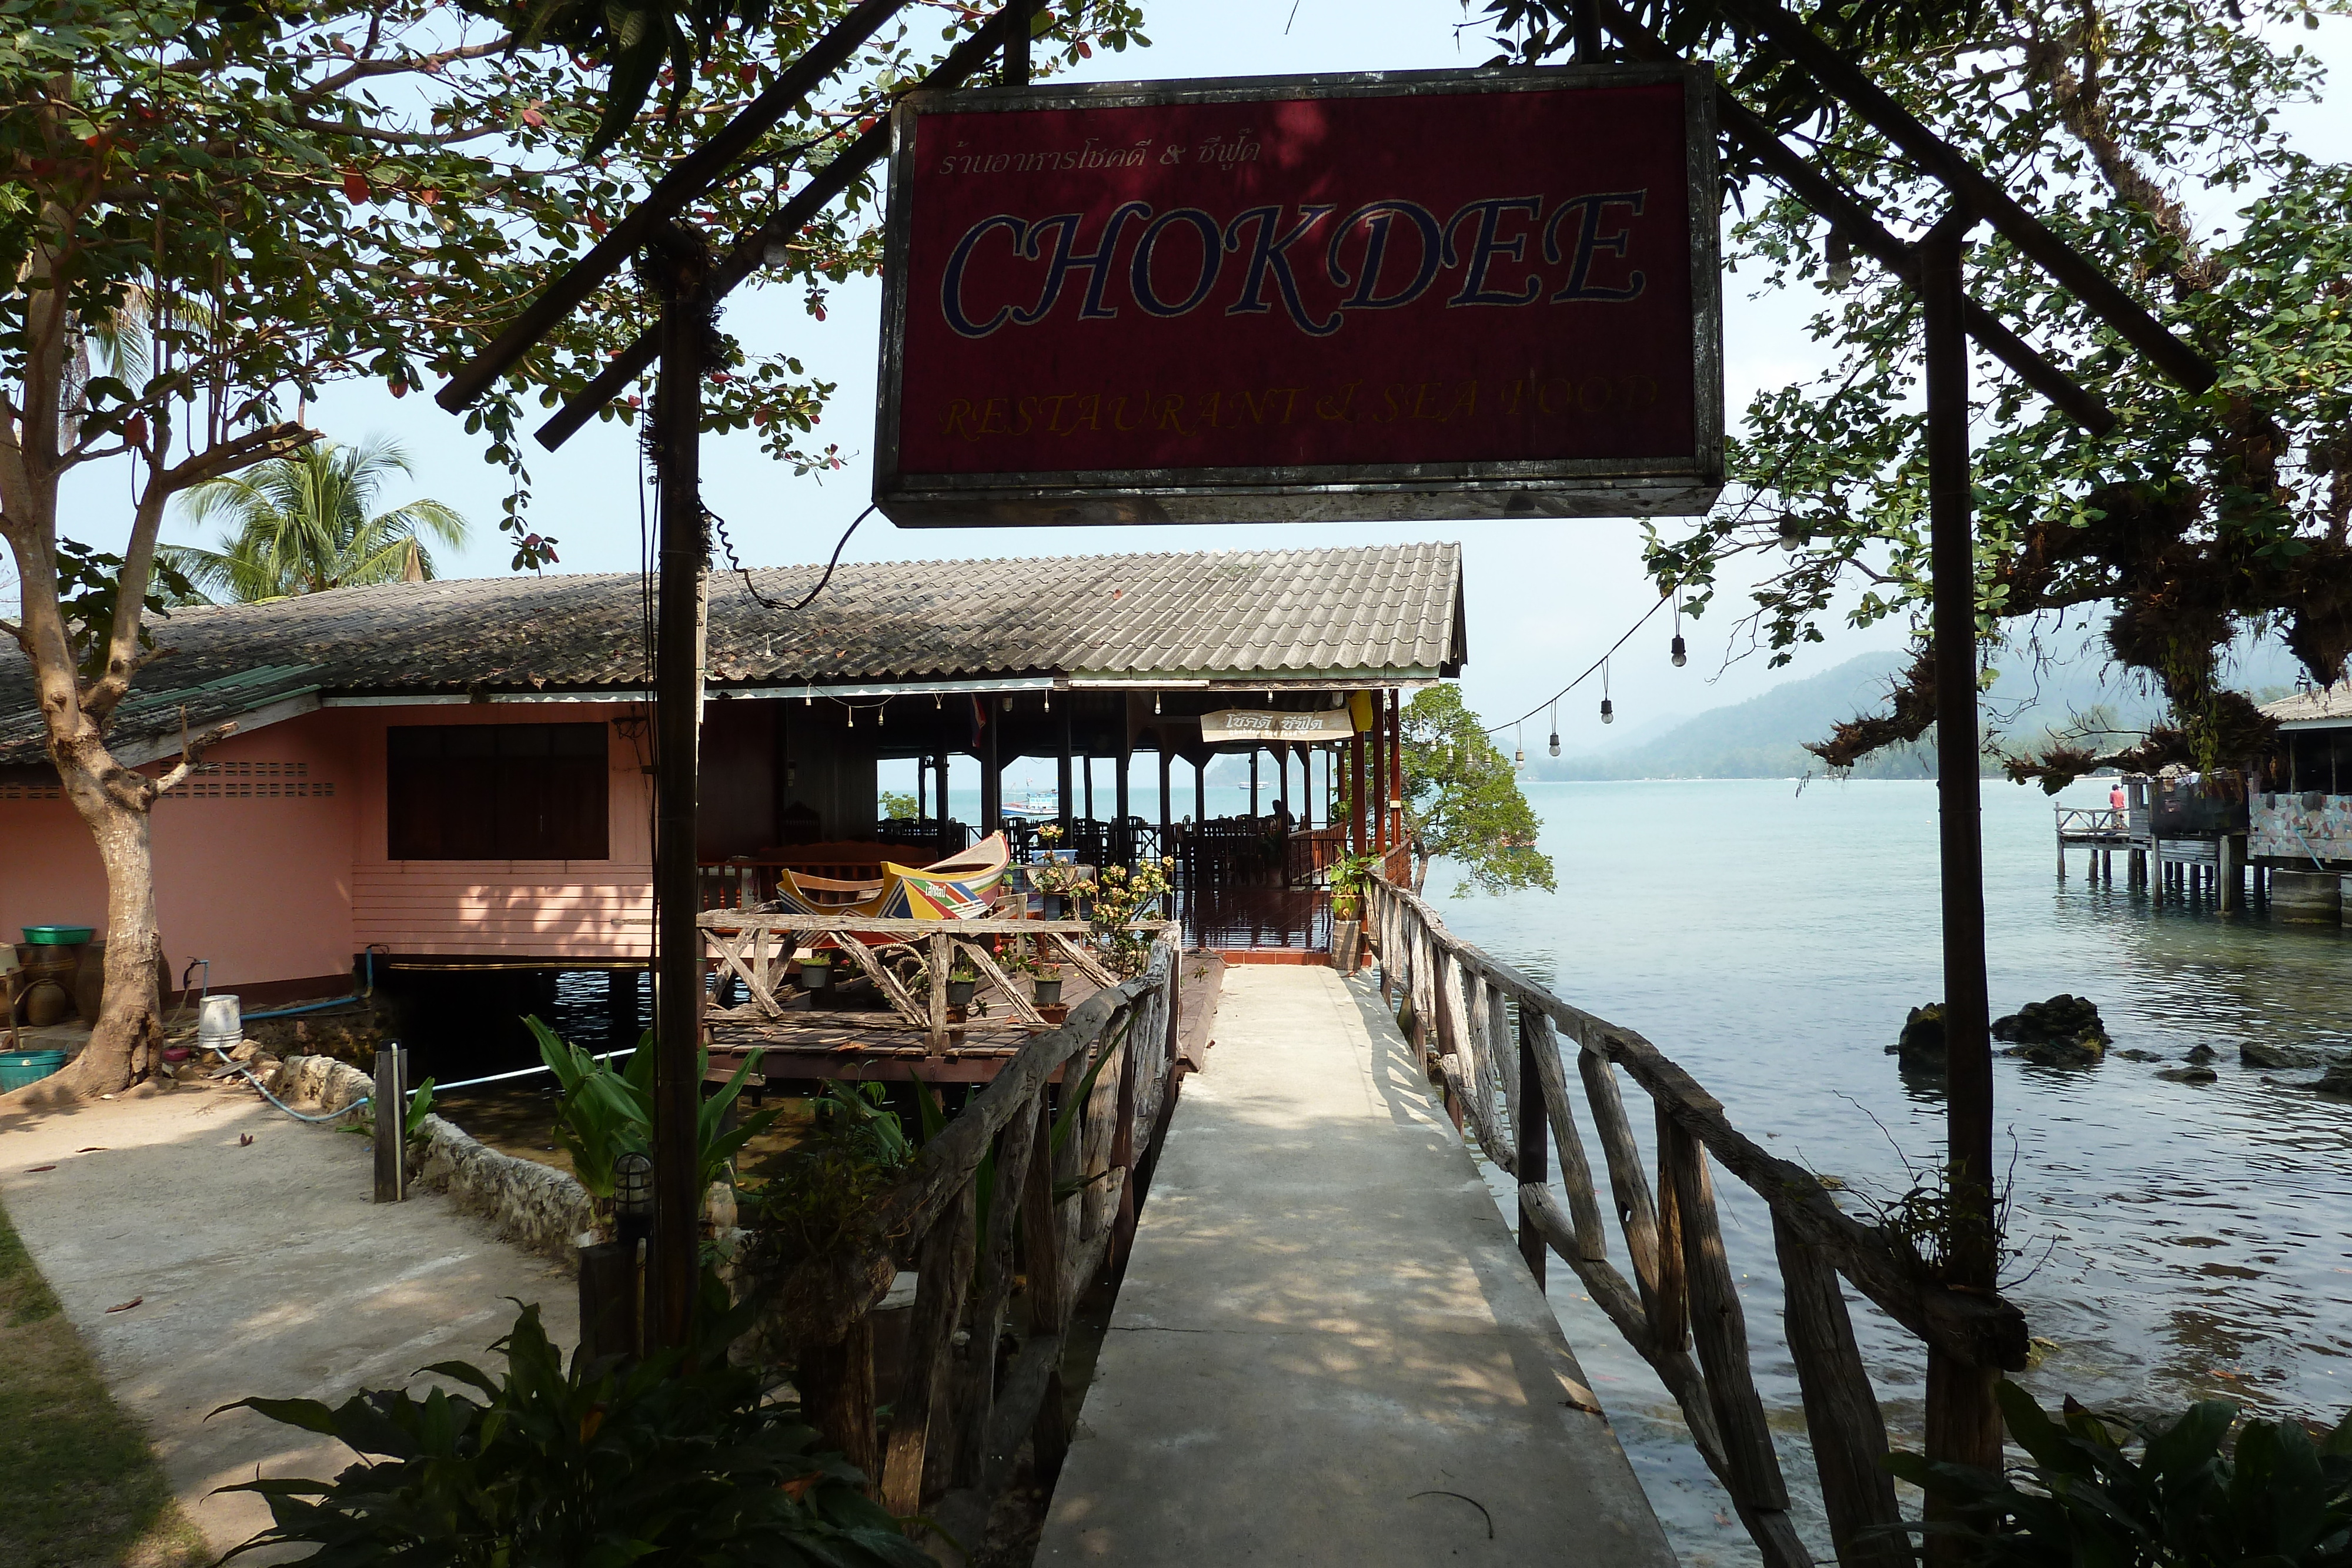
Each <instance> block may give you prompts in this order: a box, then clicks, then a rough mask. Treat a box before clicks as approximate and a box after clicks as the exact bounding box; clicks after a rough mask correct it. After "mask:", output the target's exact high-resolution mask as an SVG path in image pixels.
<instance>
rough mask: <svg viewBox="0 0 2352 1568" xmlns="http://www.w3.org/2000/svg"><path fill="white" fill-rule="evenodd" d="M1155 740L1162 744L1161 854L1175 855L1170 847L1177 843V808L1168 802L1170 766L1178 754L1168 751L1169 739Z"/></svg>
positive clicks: (1162, 737)
mask: <svg viewBox="0 0 2352 1568" xmlns="http://www.w3.org/2000/svg"><path fill="white" fill-rule="evenodd" d="M1155 738H1157V739H1158V740H1159V742H1160V853H1161V854H1163V855H1166V854H1173V853H1174V850H1173V849H1171V847H1170V846H1171V845H1172V844H1174V843H1175V841H1176V818H1175V808H1174V807H1173V806H1172V805H1171V804H1170V803H1169V800H1168V765H1169V764H1170V763H1171V762H1173V761H1174V760H1175V759H1176V754H1175V753H1174V752H1172V751H1171V750H1169V749H1168V738H1167V737H1165V736H1160V737H1155Z"/></svg>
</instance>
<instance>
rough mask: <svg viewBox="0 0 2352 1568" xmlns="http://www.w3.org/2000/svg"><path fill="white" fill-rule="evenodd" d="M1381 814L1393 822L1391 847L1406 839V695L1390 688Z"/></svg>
mask: <svg viewBox="0 0 2352 1568" xmlns="http://www.w3.org/2000/svg"><path fill="white" fill-rule="evenodd" d="M1381 816H1382V817H1383V818H1385V819H1386V820H1387V821H1388V824H1389V830H1388V831H1389V845H1390V847H1391V848H1394V847H1395V846H1397V845H1399V844H1402V843H1403V842H1404V694H1403V693H1402V692H1400V691H1399V690H1397V688H1396V687H1394V686H1391V687H1390V688H1389V776H1388V789H1387V790H1386V791H1385V792H1384V793H1383V794H1382V795H1381Z"/></svg>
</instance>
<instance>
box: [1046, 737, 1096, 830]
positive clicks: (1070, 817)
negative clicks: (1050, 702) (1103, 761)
mask: <svg viewBox="0 0 2352 1568" xmlns="http://www.w3.org/2000/svg"><path fill="white" fill-rule="evenodd" d="M1070 706H1071V705H1070V704H1069V703H1067V702H1065V703H1064V704H1063V705H1062V742H1061V750H1060V751H1059V752H1057V753H1056V754H1055V758H1054V811H1055V821H1057V822H1059V823H1060V824H1061V826H1062V842H1063V843H1064V844H1065V845H1067V844H1068V843H1069V842H1070V823H1071V822H1072V821H1074V820H1075V819H1076V815H1077V813H1076V810H1073V807H1074V806H1075V805H1076V800H1074V798H1073V797H1072V794H1071V779H1072V777H1073V776H1072V774H1071V772H1070V768H1071V765H1072V763H1071V759H1072V758H1073V757H1074V756H1075V755H1076V754H1075V753H1074V752H1073V751H1072V750H1071V734H1070V730H1071V724H1072V715H1071V713H1070ZM1094 792H1095V789H1094V770H1093V769H1092V768H1088V769H1087V816H1089V817H1091V816H1093V815H1094Z"/></svg>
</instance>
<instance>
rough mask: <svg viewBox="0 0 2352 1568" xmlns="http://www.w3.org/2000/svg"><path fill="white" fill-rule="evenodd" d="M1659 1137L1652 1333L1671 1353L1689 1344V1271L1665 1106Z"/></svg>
mask: <svg viewBox="0 0 2352 1568" xmlns="http://www.w3.org/2000/svg"><path fill="white" fill-rule="evenodd" d="M1657 1137H1658V1190H1657V1202H1658V1284H1657V1300H1656V1301H1654V1302H1653V1303H1652V1304H1651V1307H1650V1328H1651V1332H1652V1333H1655V1334H1656V1335H1657V1336H1658V1343H1660V1344H1661V1345H1663V1346H1664V1347H1665V1348H1666V1349H1668V1350H1680V1349H1682V1348H1683V1347H1684V1346H1685V1345H1686V1344H1688V1343H1690V1270H1689V1264H1688V1260H1687V1259H1686V1257H1685V1253H1684V1250H1683V1219H1684V1216H1683V1202H1682V1189H1681V1187H1680V1186H1679V1185H1678V1184H1677V1183H1676V1182H1675V1173H1674V1167H1673V1166H1672V1165H1671V1164H1670V1163H1669V1161H1671V1159H1672V1158H1673V1156H1674V1155H1675V1136H1674V1124H1673V1121H1672V1119H1671V1118H1670V1117H1669V1116H1668V1115H1667V1113H1666V1108H1665V1106H1664V1105H1659V1106H1658V1107H1657Z"/></svg>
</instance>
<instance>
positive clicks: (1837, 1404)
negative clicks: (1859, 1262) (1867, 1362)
mask: <svg viewBox="0 0 2352 1568" xmlns="http://www.w3.org/2000/svg"><path fill="white" fill-rule="evenodd" d="M1772 1246H1773V1251H1774V1253H1775V1255H1776V1256H1777V1257H1778V1258H1779V1260H1780V1282H1781V1286H1782V1289H1783V1291H1784V1292H1785V1299H1786V1301H1787V1307H1786V1314H1785V1317H1784V1320H1783V1321H1784V1322H1785V1324H1786V1332H1787V1333H1788V1336H1789V1355H1790V1360H1792V1361H1794V1362H1795V1363H1796V1364H1797V1386H1798V1388H1799V1390H1800V1392H1801V1394H1802V1395H1803V1397H1804V1402H1805V1429H1806V1431H1807V1432H1809V1433H1810V1434H1811V1437H1812V1439H1813V1469H1814V1471H1815V1473H1816V1474H1817V1475H1819V1477H1820V1478H1821V1483H1822V1511H1823V1512H1824V1513H1826V1514H1827V1515H1828V1516H1829V1525H1830V1542H1831V1543H1832V1545H1833V1546H1834V1547H1835V1548H1836V1549H1837V1559H1838V1562H1839V1563H1842V1564H1843V1565H1844V1568H1906V1565H1907V1564H1908V1563H1910V1561H1911V1552H1910V1550H1909V1548H1908V1546H1907V1544H1906V1542H1904V1541H1903V1540H1902V1539H1901V1538H1900V1537H1899V1536H1897V1535H1895V1534H1894V1533H1893V1531H1894V1530H1895V1528H1896V1527H1898V1526H1900V1525H1901V1524H1902V1522H1903V1511H1902V1509H1901V1508H1900V1507H1899V1506H1898V1505H1897V1504H1896V1502H1895V1478H1894V1477H1893V1476H1892V1475H1890V1474H1888V1473H1887V1470H1886V1466H1885V1459H1886V1417H1885V1416H1884V1415H1883V1414H1882V1413H1881V1412H1880V1410H1879V1408H1878V1398H1877V1396H1875V1395H1874V1394H1873V1393H1872V1392H1871V1388H1870V1378H1869V1377H1868V1375H1866V1374H1865V1373H1864V1370H1863V1365H1862V1349H1861V1346H1859V1345H1858V1344H1856V1343H1854V1337H1853V1319H1852V1318H1851V1317H1849V1316H1848V1315H1847V1312H1846V1309H1845V1292H1844V1291H1843V1290H1841V1289H1840V1288H1839V1285H1838V1274H1837V1270H1835V1269H1833V1268H1832V1267H1831V1266H1830V1263H1829V1260H1827V1259H1826V1258H1824V1257H1823V1256H1822V1254H1821V1253H1820V1252H1819V1251H1817V1250H1816V1249H1813V1248H1811V1247H1808V1246H1806V1245H1805V1244H1804V1243H1803V1242H1802V1241H1801V1240H1799V1239H1797V1235H1796V1232H1795V1231H1793V1230H1791V1229H1790V1228H1789V1223H1788V1221H1787V1220H1785V1219H1783V1218H1780V1216H1779V1215H1777V1214H1776V1215H1774V1216H1773V1217H1772Z"/></svg>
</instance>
